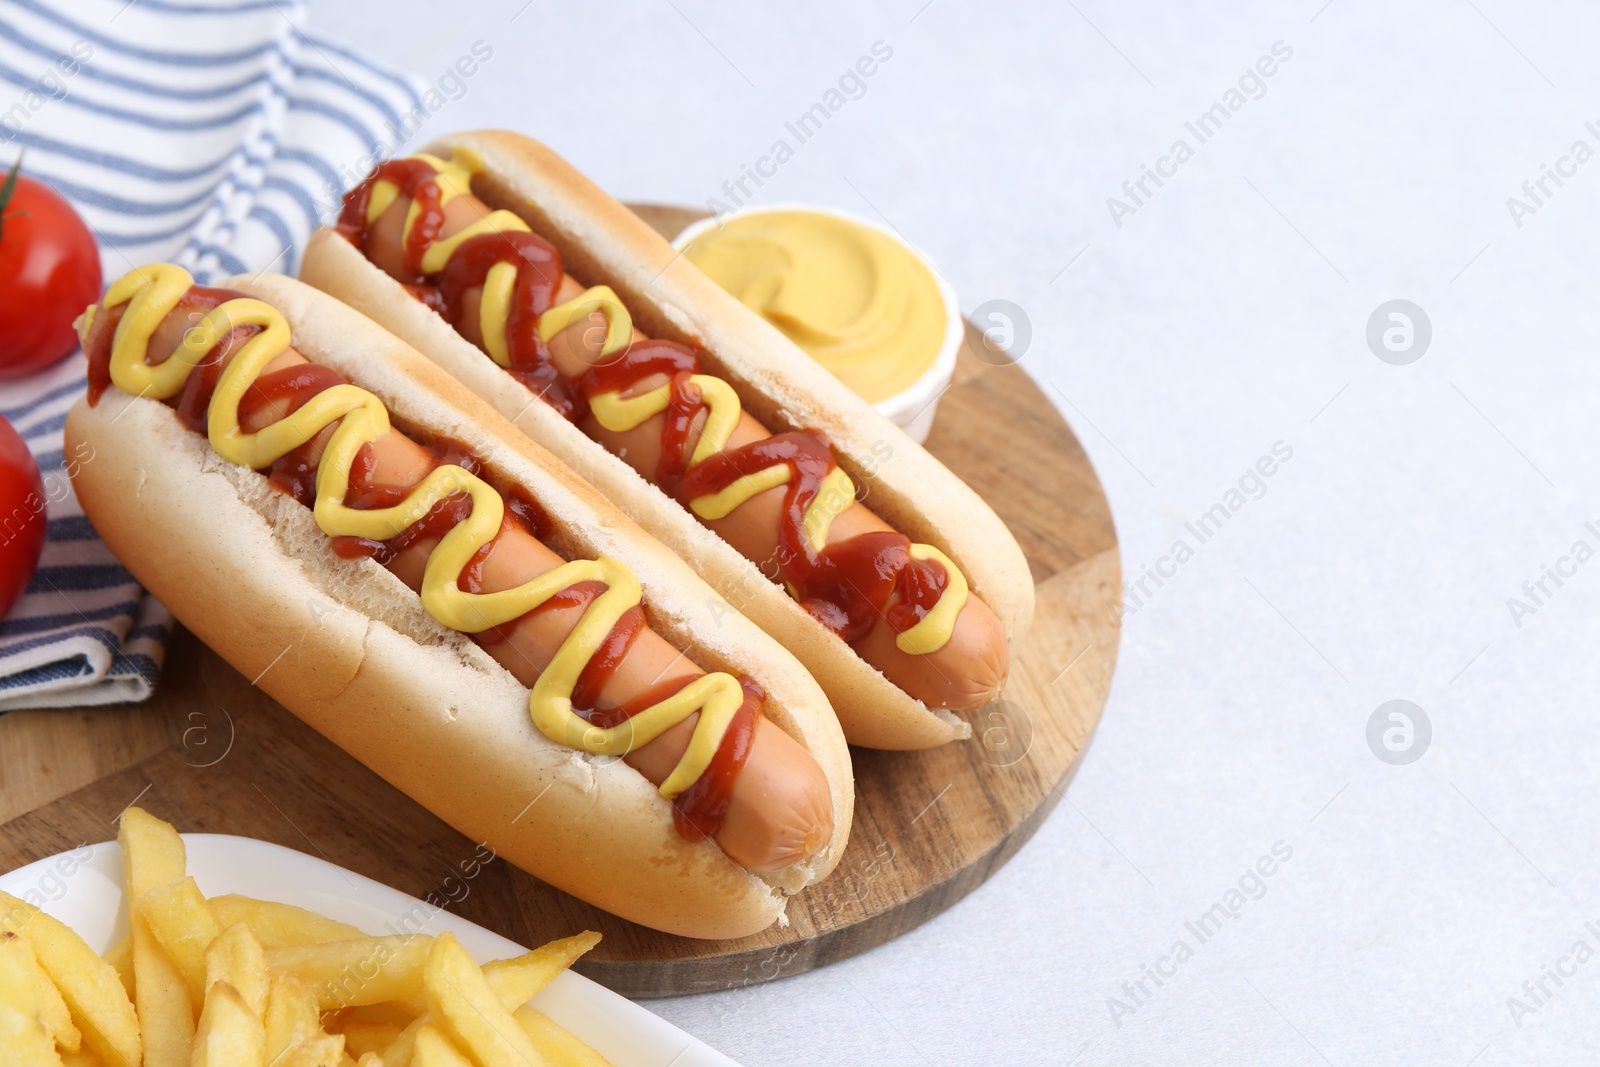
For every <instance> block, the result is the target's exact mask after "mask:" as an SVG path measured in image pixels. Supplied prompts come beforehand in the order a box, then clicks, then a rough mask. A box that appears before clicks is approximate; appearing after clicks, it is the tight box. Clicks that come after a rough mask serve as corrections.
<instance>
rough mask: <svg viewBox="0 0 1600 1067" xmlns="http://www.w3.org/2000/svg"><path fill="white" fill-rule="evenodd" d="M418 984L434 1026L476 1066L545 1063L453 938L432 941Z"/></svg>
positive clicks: (519, 1066) (532, 1066)
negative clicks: (420, 983)
mask: <svg viewBox="0 0 1600 1067" xmlns="http://www.w3.org/2000/svg"><path fill="white" fill-rule="evenodd" d="M422 984H423V992H424V993H425V994H426V996H427V1000H428V1009H429V1011H431V1012H432V1013H433V1017H434V1025H436V1026H438V1027H439V1028H440V1030H442V1031H444V1032H445V1033H446V1034H448V1035H449V1036H450V1037H451V1038H452V1039H454V1040H455V1042H456V1043H457V1044H458V1045H460V1046H461V1047H462V1049H463V1050H465V1051H466V1053H467V1055H468V1056H469V1057H470V1058H471V1060H472V1061H473V1062H474V1063H475V1064H476V1065H477V1067H539V1065H542V1064H548V1063H549V1062H550V1060H549V1059H548V1058H547V1057H546V1056H545V1055H544V1054H543V1053H541V1052H540V1051H539V1050H538V1049H537V1048H535V1047H534V1045H533V1042H532V1041H530V1040H528V1035H527V1034H525V1033H523V1032H522V1028H521V1027H519V1026H518V1025H517V1023H516V1020H515V1019H513V1018H512V1017H511V1013H510V1012H509V1011H507V1010H506V1009H505V1006H504V1005H503V1004H501V1003H500V998H499V997H497V996H496V995H495V992H494V990H493V989H491V988H490V987H489V980H488V979H487V978H485V977H484V976H483V971H482V970H480V969H479V967H478V965H477V964H476V963H475V962H473V959H472V957H471V956H469V955H468V954H467V950H466V949H464V948H462V947H461V942H459V941H457V940H456V938H455V935H454V934H451V933H448V932H446V933H443V934H440V935H439V936H438V937H436V938H434V940H433V949H432V951H430V952H429V953H428V963H427V967H426V968H425V969H424V971H423V979H422Z"/></svg>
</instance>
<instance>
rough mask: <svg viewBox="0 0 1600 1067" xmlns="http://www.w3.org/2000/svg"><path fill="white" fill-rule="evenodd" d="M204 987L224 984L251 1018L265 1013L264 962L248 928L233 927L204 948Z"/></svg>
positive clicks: (242, 925) (262, 953) (257, 944)
mask: <svg viewBox="0 0 1600 1067" xmlns="http://www.w3.org/2000/svg"><path fill="white" fill-rule="evenodd" d="M205 963H206V987H207V989H209V988H210V987H211V986H212V985H214V984H216V983H217V982H226V983H227V984H228V985H231V986H232V987H233V989H234V992H236V993H238V994H239V996H240V998H241V999H243V1001H244V1003H245V1006H246V1007H248V1008H249V1009H250V1012H251V1014H253V1015H261V1014H262V1013H263V1012H265V1011H266V1010H267V960H266V954H265V953H264V952H263V951H262V950H261V942H259V941H257V940H256V938H255V935H254V934H252V933H251V932H250V928H249V927H248V926H246V925H245V924H244V923H234V924H233V925H232V926H230V927H228V928H227V929H226V930H224V931H222V933H220V934H218V935H217V936H216V938H215V939H214V940H213V941H212V942H211V944H209V945H207V946H206V958H205Z"/></svg>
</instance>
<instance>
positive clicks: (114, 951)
mask: <svg viewBox="0 0 1600 1067" xmlns="http://www.w3.org/2000/svg"><path fill="white" fill-rule="evenodd" d="M100 958H101V959H103V960H105V961H106V962H107V963H109V964H111V966H112V967H113V968H114V969H115V970H116V972H117V977H118V978H120V979H122V988H123V989H125V990H126V991H127V993H128V1000H129V1001H130V1002H132V1000H133V938H131V937H129V936H128V935H126V934H124V935H123V937H122V940H121V941H118V942H117V943H116V944H115V945H112V946H111V947H110V948H108V949H106V951H105V955H103V956H101V957H100Z"/></svg>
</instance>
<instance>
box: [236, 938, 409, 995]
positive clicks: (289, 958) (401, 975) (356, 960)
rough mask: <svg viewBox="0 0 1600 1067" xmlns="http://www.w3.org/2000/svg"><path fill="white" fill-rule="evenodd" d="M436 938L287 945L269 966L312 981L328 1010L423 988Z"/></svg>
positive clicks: (270, 954) (271, 953) (270, 955)
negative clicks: (423, 977)
mask: <svg viewBox="0 0 1600 1067" xmlns="http://www.w3.org/2000/svg"><path fill="white" fill-rule="evenodd" d="M432 942H433V938H431V937H424V936H421V935H419V934H395V935H391V936H388V937H357V938H351V939H349V940H347V941H330V942H328V943H326V944H322V945H284V946H281V947H279V948H274V949H268V950H267V954H266V959H267V970H268V971H269V972H271V973H273V974H281V973H285V972H288V973H292V974H297V975H299V976H300V977H302V978H304V979H305V980H306V981H307V982H309V983H311V988H312V989H313V990H314V991H315V992H316V996H317V1006H318V1008H319V1009H321V1010H322V1011H333V1010H335V1009H337V1008H346V1007H350V1006H352V1005H358V1004H380V1003H382V1002H384V1001H387V1000H407V999H408V998H411V997H414V996H415V995H416V994H417V993H419V992H420V991H421V989H422V971H423V968H424V967H425V966H426V965H427V962H428V949H429V946H430V945H431V944H432Z"/></svg>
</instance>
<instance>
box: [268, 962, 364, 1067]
mask: <svg viewBox="0 0 1600 1067" xmlns="http://www.w3.org/2000/svg"><path fill="white" fill-rule="evenodd" d="M262 1022H263V1023H264V1024H265V1029H266V1059H267V1063H268V1064H269V1065H271V1067H339V1064H340V1063H341V1062H342V1060H343V1058H344V1038H343V1037H342V1036H338V1035H329V1034H326V1033H324V1032H323V1029H322V1020H321V1018H320V1017H319V1015H318V1013H317V997H316V994H315V993H314V992H312V989H311V986H310V985H309V984H307V983H306V982H305V981H303V980H302V979H301V978H300V977H299V976H298V975H293V974H278V975H273V977H272V982H271V985H270V986H269V987H268V990H267V1010H266V1014H265V1015H264V1016H263V1017H262Z"/></svg>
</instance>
